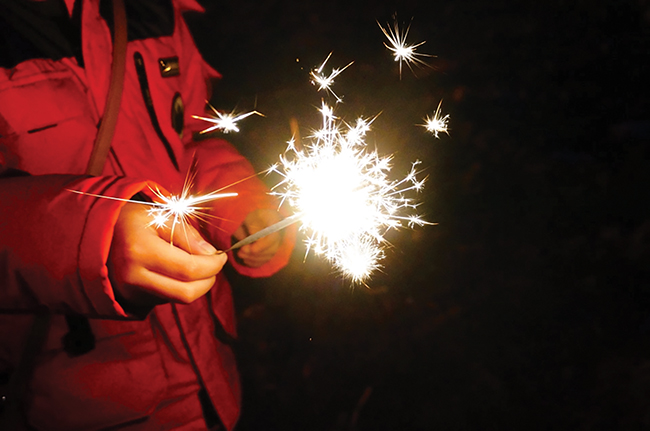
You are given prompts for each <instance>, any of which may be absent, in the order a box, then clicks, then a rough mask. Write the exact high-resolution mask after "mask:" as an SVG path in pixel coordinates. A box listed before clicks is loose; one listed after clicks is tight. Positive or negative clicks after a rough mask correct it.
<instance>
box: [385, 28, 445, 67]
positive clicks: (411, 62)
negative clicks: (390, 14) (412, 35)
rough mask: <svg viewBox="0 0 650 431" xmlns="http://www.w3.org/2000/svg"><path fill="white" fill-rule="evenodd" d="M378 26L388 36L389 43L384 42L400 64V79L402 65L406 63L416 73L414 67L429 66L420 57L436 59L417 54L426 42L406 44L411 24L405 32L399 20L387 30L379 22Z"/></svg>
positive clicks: (428, 55)
mask: <svg viewBox="0 0 650 431" xmlns="http://www.w3.org/2000/svg"><path fill="white" fill-rule="evenodd" d="M377 25H379V28H380V29H381V31H382V33H384V36H386V39H388V43H386V42H384V46H386V48H388V49H389V50H390V51H392V52H393V57H394V59H395V61H397V62H399V76H400V79H401V78H402V63H406V65H407V66H408V68H409V69H411V72H413V73H415V72H414V71H413V66H420V65H421V66H429V64H428V63H427V62H425V61H424V60H422V59H421V58H420V57H435V56H434V55H430V54H423V53H420V52H417V48H418V47H420V46H422V45H424V44H425V43H426V41H422V42H420V43H415V44H411V45H408V44H407V43H406V37H407V36H408V33H409V31H410V29H411V24H410V23H409V25H408V26H407V27H406V29H405V30H400V28H399V24H398V23H397V19H396V20H395V22H394V23H393V27H391V26H390V25H387V26H386V28H384V27H383V26H382V25H381V23H380V22H379V21H377Z"/></svg>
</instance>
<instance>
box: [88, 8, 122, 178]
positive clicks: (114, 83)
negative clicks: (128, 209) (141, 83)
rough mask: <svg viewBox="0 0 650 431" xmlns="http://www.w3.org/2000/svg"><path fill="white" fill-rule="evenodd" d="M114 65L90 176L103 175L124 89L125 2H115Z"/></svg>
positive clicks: (91, 159)
mask: <svg viewBox="0 0 650 431" xmlns="http://www.w3.org/2000/svg"><path fill="white" fill-rule="evenodd" d="M113 23H114V24H113V25H114V31H113V33H114V36H113V65H112V67H111V83H110V87H109V90H108V96H107V97H106V105H105V106H104V115H103V117H102V122H101V124H100V126H99V131H98V132H97V139H96V140H95V145H94V146H93V151H92V153H91V154H90V160H88V166H87V167H86V173H87V174H88V175H101V173H102V171H103V170H104V164H105V163H106V157H107V156H108V150H109V149H110V148H111V141H112V140H113V132H114V131H115V124H116V123H117V115H118V113H119V111H120V102H121V100H122V88H123V87H124V68H125V65H126V40H127V35H126V12H125V10H124V0H113Z"/></svg>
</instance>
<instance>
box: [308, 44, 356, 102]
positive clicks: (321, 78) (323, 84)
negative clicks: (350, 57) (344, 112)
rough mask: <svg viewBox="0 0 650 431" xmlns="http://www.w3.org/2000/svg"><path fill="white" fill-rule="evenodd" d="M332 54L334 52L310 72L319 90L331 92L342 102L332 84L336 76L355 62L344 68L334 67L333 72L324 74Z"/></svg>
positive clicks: (313, 82)
mask: <svg viewBox="0 0 650 431" xmlns="http://www.w3.org/2000/svg"><path fill="white" fill-rule="evenodd" d="M331 56H332V53H331V52H330V53H329V55H328V56H327V58H326V59H325V61H323V64H321V65H320V67H319V68H318V69H314V70H312V71H311V73H310V76H311V78H312V81H311V82H312V84H314V85H318V91H321V90H325V91H327V92H329V93H331V94H332V96H334V97H335V98H336V100H337V101H339V102H340V101H341V98H340V97H339V96H337V95H336V93H334V91H332V84H334V78H336V77H337V76H338V75H339V74H340V73H341V72H343V71H344V70H345V69H347V68H348V67H350V66H351V65H352V63H354V62H350V63H348V65H347V66H345V67H344V68H342V69H332V72H331V73H330V74H329V75H327V76H325V75H324V74H323V68H324V67H325V64H326V63H327V60H329V59H330V57H331Z"/></svg>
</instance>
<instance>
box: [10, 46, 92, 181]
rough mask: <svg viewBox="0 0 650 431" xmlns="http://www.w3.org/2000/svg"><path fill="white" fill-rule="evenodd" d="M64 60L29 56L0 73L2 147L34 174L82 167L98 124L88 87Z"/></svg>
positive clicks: (18, 165)
mask: <svg viewBox="0 0 650 431" xmlns="http://www.w3.org/2000/svg"><path fill="white" fill-rule="evenodd" d="M70 67H71V66H70V65H69V64H66V62H65V61H58V62H56V61H52V60H42V59H40V60H30V61H27V62H25V63H21V64H19V65H18V66H16V68H14V69H12V70H11V71H7V70H2V72H4V73H1V74H0V152H1V153H2V154H3V158H4V159H5V161H4V165H5V167H7V168H15V169H21V170H24V171H27V172H30V173H32V174H48V173H62V172H77V171H79V167H81V171H83V167H84V166H85V162H86V161H87V158H88V157H89V155H90V151H91V149H92V142H93V140H94V137H95V134H96V131H97V127H96V124H95V123H96V120H95V119H94V117H95V115H94V109H93V108H92V106H91V105H90V103H89V99H88V95H87V92H86V88H85V87H84V85H83V83H82V82H81V81H80V80H79V78H78V77H77V75H75V73H74V72H73V70H72V69H71V68H70Z"/></svg>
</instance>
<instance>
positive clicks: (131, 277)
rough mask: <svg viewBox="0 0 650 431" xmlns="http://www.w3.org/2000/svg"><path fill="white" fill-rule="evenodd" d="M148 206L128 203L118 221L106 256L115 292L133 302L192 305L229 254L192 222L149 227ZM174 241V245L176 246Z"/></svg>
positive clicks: (132, 303)
mask: <svg viewBox="0 0 650 431" xmlns="http://www.w3.org/2000/svg"><path fill="white" fill-rule="evenodd" d="M150 223H151V216H150V215H149V214H148V212H147V208H145V207H144V206H143V205H140V204H135V203H127V204H126V205H124V207H123V208H122V210H121V211H120V215H119V218H118V220H117V223H116V224H115V231H114V232H113V241H112V243H111V249H110V254H109V260H108V267H109V270H110V271H111V272H110V274H111V281H112V282H113V288H114V289H115V291H116V296H118V297H121V299H124V300H125V301H127V302H128V303H129V304H130V305H134V306H146V305H155V304H160V303H165V302H179V303H185V304H189V303H190V302H193V301H194V300H196V299H198V298H200V297H201V296H203V295H205V294H206V293H207V292H208V291H209V290H210V288H212V286H213V285H214V282H215V278H216V275H217V274H218V273H219V271H221V268H222V267H223V265H224V264H225V263H226V260H227V257H226V254H225V253H217V250H216V249H215V248H214V247H212V246H211V245H210V244H208V243H207V242H205V240H203V238H202V237H201V235H200V234H199V232H198V231H197V230H196V229H194V228H193V227H192V226H189V225H188V226H180V225H177V226H176V227H175V229H174V232H173V238H172V232H171V229H170V228H168V227H162V228H156V227H155V226H151V225H149V224H150ZM172 244H173V245H172Z"/></svg>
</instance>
